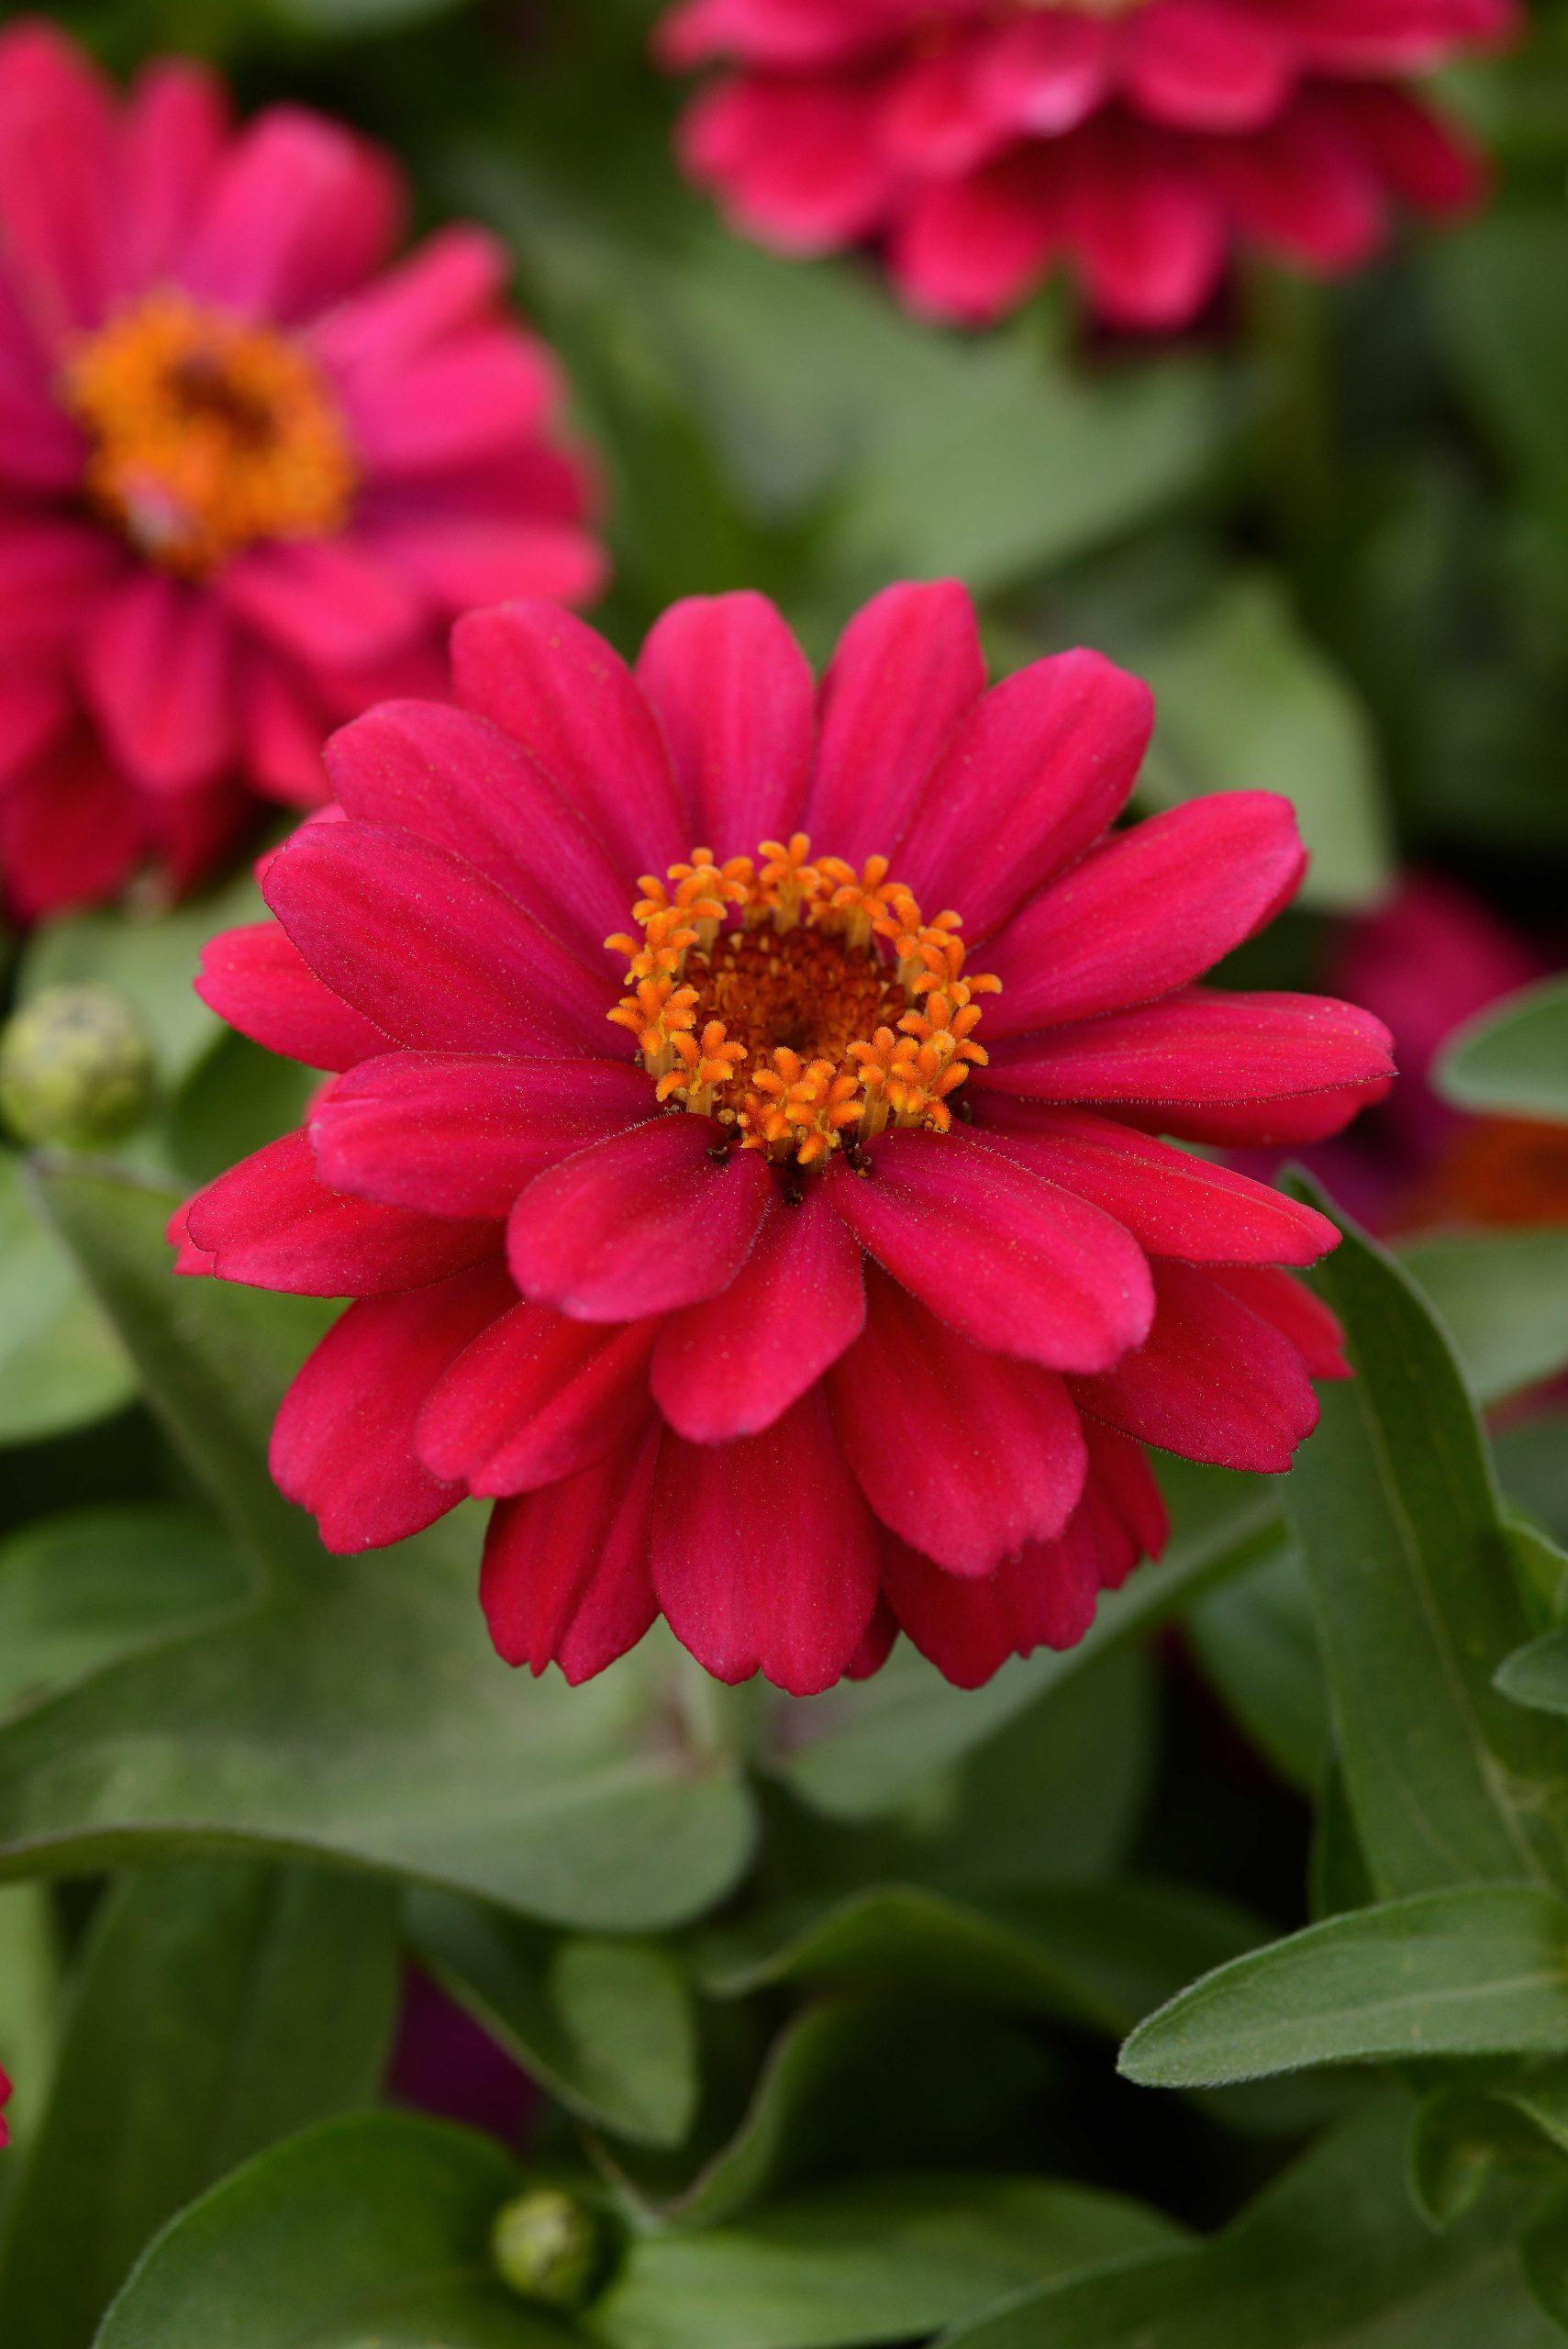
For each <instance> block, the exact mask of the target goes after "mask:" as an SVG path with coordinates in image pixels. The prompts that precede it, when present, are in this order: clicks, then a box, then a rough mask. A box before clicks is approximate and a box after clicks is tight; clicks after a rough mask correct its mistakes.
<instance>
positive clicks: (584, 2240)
mask: <svg viewBox="0 0 1568 2349" xmlns="http://www.w3.org/2000/svg"><path fill="white" fill-rule="evenodd" d="M602 2247H603V2246H602V2243H601V2240H600V2234H599V2226H598V2221H597V2220H596V2219H595V2216H594V2213H593V2212H592V2210H589V2209H588V2207H587V2205H586V2203H584V2202H580V2201H579V2200H578V2199H577V2197H576V2196H575V2195H574V2194H567V2193H565V2192H564V2191H563V2190H562V2188H560V2187H558V2186H535V2187H530V2188H529V2189H528V2192H527V2193H526V2194H519V2195H517V2197H516V2198H515V2199H513V2200H512V2201H510V2202H506V2203H504V2204H503V2205H502V2207H501V2209H500V2210H499V2211H497V2213H496V2216H495V2225H494V2226H493V2227H492V2228H491V2230H490V2249H491V2253H492V2254H493V2256H494V2258H495V2266H496V2268H497V2269H498V2271H499V2273H500V2275H501V2277H502V2280H503V2282H505V2283H506V2284H509V2285H510V2286H511V2288H512V2289H513V2291H514V2292H517V2293H518V2294H519V2295H520V2296H521V2297H522V2299H525V2300H541V2301H543V2302H544V2303H545V2305H546V2306H547V2307H550V2308H552V2309H578V2308H581V2307H582V2306H583V2303H584V2300H586V2299H587V2298H588V2296H589V2294H590V2293H591V2292H592V2290H593V2288H594V2284H595V2278H596V2277H597V2275H598V2271H599V2258H600V2253H601V2250H602Z"/></svg>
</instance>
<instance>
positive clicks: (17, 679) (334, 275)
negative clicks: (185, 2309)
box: [0, 22, 602, 917]
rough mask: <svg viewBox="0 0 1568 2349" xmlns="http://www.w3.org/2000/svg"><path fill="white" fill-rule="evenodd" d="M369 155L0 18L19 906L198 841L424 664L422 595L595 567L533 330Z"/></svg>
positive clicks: (440, 597) (485, 590)
mask: <svg viewBox="0 0 1568 2349" xmlns="http://www.w3.org/2000/svg"><path fill="white" fill-rule="evenodd" d="M402 210H403V195H402V189H401V184H400V181H399V177H398V174H397V173H396V171H395V168H394V166H393V165H392V163H391V161H389V159H388V158H387V157H385V156H384V155H383V154H382V153H380V152H379V151H378V150H376V149H374V148H373V147H371V146H369V145H367V144H366V143H365V142H364V141H362V140H361V139H358V138H356V137H355V136H353V135H352V134H351V133H350V132H349V131H348V130H346V129H343V128H340V127H339V126H338V125H337V124H334V123H331V122H328V121H325V120H323V119H321V118H320V117H317V116H315V115H312V114H307V113H306V112H304V111H302V110H301V109H299V108H297V107H294V106H275V107H272V108H271V109H269V110H268V111H267V112H265V113H263V114H261V115H260V116H258V117H257V118H256V119H255V120H254V121H253V122H251V123H250V124H249V125H248V126H246V127H245V128H240V129H238V130H237V129H234V128H231V126H230V124H229V121H228V114H227V109H226V106H225V102H224V98H223V95H222V93H221V91H220V89H219V87H218V86H217V83H215V82H214V81H213V80H212V79H211V78H210V77H209V76H208V75H207V74H206V72H203V71H202V70H201V69H200V68H199V67H197V66H195V65H192V64H188V63H185V62H183V61H179V60H173V61H164V62H161V63H158V64H155V65H152V66H150V68H148V70H147V71H146V72H144V73H143V74H142V76H141V77H140V79H139V82H138V83H137V84H136V86H135V87H134V89H133V90H132V91H131V92H130V94H129V95H128V98H127V100H126V102H125V103H124V105H123V106H121V105H120V104H118V103H117V100H116V98H115V96H114V95H113V93H112V92H111V91H110V90H109V89H108V87H107V86H106V84H105V83H103V82H102V81H101V80H100V78H99V76H98V75H97V73H96V72H95V71H94V69H93V68H92V67H91V66H90V65H89V64H88V62H87V61H86V60H85V59H84V58H83V56H82V55H81V54H80V53H79V52H78V51H77V50H75V49H74V48H73V47H72V45H71V43H70V42H69V41H67V40H66V39H64V37H63V36H62V35H61V34H60V33H58V32H57V31H54V30H52V29H51V28H49V27H47V26H44V25H42V24H36V23H30V22H24V23H22V24H20V25H17V26H14V27H13V28H11V29H10V30H9V31H8V32H7V33H6V35H5V36H4V37H3V38H0V885H3V888H4V893H5V895H6V898H7V899H8V900H9V902H10V904H11V905H12V907H13V908H14V909H16V910H17V911H19V912H20V913H21V914H22V915H24V916H25V917H30V916H34V915H37V914H39V913H42V912H47V911H49V910H50V909H52V908H54V907H59V906H61V905H64V904H77V903H82V902H85V901H90V900H94V899H97V898H101V897H104V896H108V895H109V894H111V893H112V892H113V891H115V890H116V889H117V888H118V887H119V886H120V885H121V884H122V883H123V882H124V881H125V880H126V879H127V877H128V875H129V874H131V873H132V872H133V871H134V870H135V869H136V868H137V867H138V866H139V864H141V863H143V862H145V861H147V860H149V859H151V860H155V861H156V862H157V863H159V864H160V865H161V867H162V868H163V869H164V871H165V872H166V874H168V876H169V877H170V879H171V880H172V883H173V885H176V886H179V885H184V884H185V883H187V882H188V881H190V880H191V879H192V878H193V877H194V876H195V875H196V874H199V873H200V872H201V871H202V870H203V868H204V867H205V866H206V865H207V864H208V863H210V862H211V861H212V859H213V857H214V856H215V854H217V852H218V851H219V850H220V849H221V847H222V846H223V844H224V843H225V841H227V840H228V838H229V836H230V835H231V833H232V831H233V829H234V828H235V826H236V824H237V822H238V821H239V818H242V816H243V814H244V811H245V808H246V806H247V803H248V796H249V795H250V794H254V793H260V794H261V795H262V796H266V797H269V798H272V799H278V800H283V801H284V802H287V803H290V804H293V805H299V806H309V805H312V804H314V803H315V802H317V801H318V800H320V799H321V798H322V796H324V782H323V777H322V773H321V763H320V745H321V742H322V740H323V739H324V737H325V735H326V734H327V733H328V731H329V729H331V727H332V726H334V725H335V724H338V723H339V722H340V721H341V720H342V719H343V718H346V717H350V716H351V715H352V714H353V713H355V712H356V711H358V710H361V709H363V708H364V707H367V706H368V705H369V704H370V703H371V702H373V701H374V700H377V699H379V698H380V697H381V696H384V694H386V693H388V692H407V691H416V692H437V691H439V689H440V685H439V678H440V662H439V655H440V650H441V644H442V639H443V636H444V633H445V630H446V628H447V626H448V624H449V623H450V619H451V618H452V616H453V615H454V614H455V613H457V612H458V611H461V610H463V609H465V608H467V607H470V606H472V605H474V604H478V603H489V602H494V601H495V600H497V599H499V598H501V597H503V596H508V595H514V594H528V595H534V596H561V597H563V598H566V599H576V598H580V597H583V596H587V595H588V594H590V593H591V592H592V591H593V590H594V588H595V585H596V584H597V583H598V581H599V578H600V575H601V571H602V557H601V553H600V550H599V548H598V546H597V544H596V543H595V540H594V538H593V537H592V535H591V534H590V532H589V531H588V529H586V528H585V524H584V517H585V514H586V510H587V504H588V490H587V482H586V477H585V474H584V468H583V465H582V463H581V462H580V460H579V459H578V458H576V457H575V456H574V455H573V453H572V452H571V451H569V450H568V449H567V448H565V447H564V446H563V445H562V442H561V441H560V440H559V438H558V437H557V434H556V430H555V419H556V412H557V409H558V406H559V404H560V384H559V382H558V378H557V373H556V369H555V365H554V362H553V361H552V359H551V358H550V354H549V352H548V351H545V350H544V349H543V348H542V346H541V345H540V344H539V342H538V341H537V340H535V339H534V338H533V337H532V336H530V335H529V334H528V333H527V332H526V331H525V330H524V329H523V328H520V327H519V326H518V324H517V321H516V320H515V318H513V317H512V316H511V315H510V314H509V312H508V310H507V308H506V302H505V280H506V263H505V259H504V256H503V254H502V252H501V250H500V249H499V247H498V246H497V245H496V244H495V243H494V242H493V240H492V239H490V238H488V237H487V236H484V234H482V233H481V232H480V231H478V230H476V229H473V228H453V229H449V230H447V231H445V232H444V233H442V234H439V235H437V236H435V237H433V238H431V239H429V240H428V242H427V243H426V244H424V245H422V246H420V247H419V248H417V250H416V251H414V252H413V253H412V254H411V255H410V256H409V257H408V258H407V259H406V260H405V261H403V262H400V263H397V264H396V265H395V266H389V265H388V264H389V262H390V260H391V256H392V254H393V251H394V249H395V245H396V242H397V239H398V234H399V224H400V219H401V215H402Z"/></svg>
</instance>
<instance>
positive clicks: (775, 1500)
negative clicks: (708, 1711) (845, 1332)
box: [652, 1392, 880, 1697]
mask: <svg viewBox="0 0 1568 2349" xmlns="http://www.w3.org/2000/svg"><path fill="white" fill-rule="evenodd" d="M879 1546H880V1545H879V1542H878V1537H877V1532H876V1529H875V1526H874V1525H873V1520H872V1517H871V1512H870V1511H869V1509H868V1508H866V1505H865V1503H864V1501H863V1500H862V1498H861V1496H860V1494H859V1492H858V1491H857V1489H856V1487H855V1483H854V1480H853V1478H852V1477H851V1475H850V1473H849V1471H848V1469H847V1468H846V1467H845V1465H844V1461H843V1455H842V1453H840V1449H839V1445H838V1443H837V1442H836V1440H835V1437H834V1433H833V1427H832V1422H831V1420H830V1419H829V1418H828V1407H827V1404H826V1402H825V1401H824V1400H823V1397H822V1396H821V1395H820V1393H817V1392H813V1393H811V1394H808V1395H806V1396H805V1397H803V1398H802V1399H801V1401H799V1402H798V1403H796V1404H795V1405H794V1406H793V1408H791V1409H790V1410H788V1411H786V1412H785V1413H784V1417H783V1419H777V1420H775V1421H774V1423H773V1426H772V1427H770V1428H768V1429H767V1430H766V1431H764V1432H763V1433H762V1434H760V1435H752V1436H745V1437H742V1438H741V1439H740V1441H739V1442H735V1443H715V1444H689V1443H685V1442H683V1441H682V1439H681V1438H680V1437H679V1436H670V1435H667V1436H666V1437H665V1439H664V1442H663V1444H662V1447H661V1450H660V1454H659V1471H658V1476H657V1480H656V1483H655V1486H654V1496H653V1535H652V1564H653V1586H654V1589H655V1590H656V1591H657V1593H658V1596H659V1603H660V1605H661V1606H662V1609H663V1610H664V1614H665V1618H666V1620H667V1621H668V1622H669V1625H670V1628H671V1630H672V1631H673V1632H674V1634H675V1637H676V1638H677V1639H678V1640H679V1641H680V1642H681V1643H682V1645H683V1646H684V1647H687V1648H689V1649H690V1650H691V1653H693V1655H695V1657H696V1659H697V1662H698V1663H699V1664H702V1665H703V1666H704V1668H705V1669H706V1671H708V1672H711V1673H712V1674H713V1675H714V1676H715V1678H716V1679H718V1680H727V1681H731V1682H734V1681H739V1680H750V1679H751V1676H752V1675H753V1674H754V1673H757V1672H760V1673H762V1675H763V1677H764V1678H765V1679H768V1680H771V1681H772V1682H773V1686H774V1687H777V1688H784V1689H787V1690H788V1692H789V1694H790V1695H791V1696H792V1697H810V1696H815V1695H816V1694H817V1692H818V1691H819V1690H821V1689H824V1688H830V1687H832V1686H833V1683H834V1682H835V1681H836V1680H838V1679H840V1677H841V1676H842V1675H843V1673H844V1670H845V1668H846V1666H847V1665H848V1664H849V1662H850V1660H851V1657H852V1656H853V1655H854V1653H855V1652H856V1650H857V1649H858V1648H859V1646H860V1643H861V1642H862V1638H863V1637H864V1635H865V1632H866V1630H867V1628H868V1626H869V1624H870V1622H871V1620H872V1615H873V1610H874V1609H875V1606H876V1598H877V1572H878V1553H879Z"/></svg>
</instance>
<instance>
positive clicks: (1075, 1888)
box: [705, 1881, 1257, 2032]
mask: <svg viewBox="0 0 1568 2349" xmlns="http://www.w3.org/2000/svg"><path fill="white" fill-rule="evenodd" d="M781 1928H782V1930H781ZM1256 1938H1257V1932H1256V1929H1255V1927H1253V1926H1252V1924H1251V1920H1248V1919H1247V1918H1245V1917H1243V1916H1241V1915H1240V1914H1239V1913H1238V1912H1237V1911H1235V1910H1233V1909H1229V1907H1227V1906H1225V1905H1223V1904H1222V1903H1220V1902H1218V1901H1216V1900H1213V1899H1211V1898H1207V1897H1206V1896H1204V1895H1202V1894H1199V1893H1195V1892H1191V1891H1187V1890H1184V1889H1178V1888H1176V1887H1166V1886H1163V1885H1156V1884H1140V1883H1138V1882H1136V1881H1123V1882H1119V1883H1115V1884H1105V1885H1094V1884H1086V1885H1065V1886H1061V1887H1057V1888H1055V1889H1053V1890H1040V1891H1036V1892H1030V1893H1029V1894H1028V1895H1022V1896H1016V1897H1015V1898H1012V1899H1011V1900H1003V1899H1002V1898H993V1899H992V1900H991V1901H990V1902H988V1903H987V1905H986V1906H985V1907H984V1908H981V1907H979V1906H977V1905H961V1904H960V1903H959V1902H957V1901H955V1900H949V1899H943V1898H940V1897H939V1896H938V1895H936V1894H934V1893H930V1892H926V1891H921V1890H917V1889H915V1888H913V1887H906V1886H899V1885H877V1886H873V1887H868V1888H866V1889H865V1890H863V1891H862V1892H858V1893H854V1894H851V1896H850V1897H849V1898H847V1899H843V1900H840V1901H839V1902H837V1903H834V1904H832V1905H830V1906H828V1908H826V1909H823V1910H822V1911H821V1912H820V1913H818V1914H817V1915H816V1916H814V1917H811V1918H809V1919H808V1920H805V1921H800V1920H788V1919H784V1920H776V1921H774V1922H773V1924H772V1925H770V1923H769V1920H766V1919H763V1920H761V1921H760V1922H759V1923H758V1924H757V1925H754V1926H751V1927H750V1928H747V1929H745V1930H744V1931H741V1932H732V1933H729V1934H726V1935H717V1936H714V1937H712V1938H711V1939H710V1942H709V1943H708V1951H707V1958H706V1965H705V1979H706V1984H707V1987H708V1988H709V1989H710V1990H711V1991H712V1992H714V1993H715V1994H716V1995H717V1996H718V1997H721V1998H726V1997H728V1998H734V1997H737V1996H740V1995H741V1994H743V1993H745V1992H748V1991H751V1990H754V1989H757V1988H760V1987H763V1986H765V1985H772V1984H773V1983H779V1982H790V1983H800V1982H804V1983H815V1984H817V1985H824V1984H827V1985H832V1986H835V1987H855V1986H860V1987H871V1986H874V1985H875V1984H877V1983H884V1984H891V1985H895V1986H896V1987H898V1988H899V1989H901V1990H904V1991H909V1992H927V1993H929V1994H931V1995H933V1996H940V1997H943V1998H957V1999H963V2000H973V2001H974V2002H976V2003H978V2004H980V2005H983V2006H991V2007H996V2008H1000V2009H1004V2010H1006V2011H1012V2012H1015V2013H1020V2014H1043V2015H1051V2016H1055V2017H1058V2018H1060V2019H1061V2020H1063V2021H1068V2022H1073V2023H1077V2024H1080V2025H1087V2026H1088V2027H1089V2028H1091V2029H1094V2030H1098V2031H1107V2032H1123V2031H1126V2030H1127V2029H1128V2028H1129V2024H1130V2022H1131V2021H1133V2020H1134V2019H1136V2018H1138V2017H1140V2016H1142V2015H1144V2014H1147V2013H1148V2012H1149V2010H1150V2009H1151V2007H1153V2006H1157V2005H1159V2004H1160V2003H1161V2002H1162V2000H1163V1999H1164V1998H1168V1997H1169V1996H1170V1995H1171V1993H1172V1989H1173V1987H1174V1986H1179V1985H1180V1984H1182V1983H1185V1982H1190V1981H1191V1980H1192V1978H1193V1975H1194V1973H1195V1971H1197V1970H1201V1969H1203V1968H1205V1967H1207V1966H1211V1965H1218V1964H1220V1963H1222V1962H1223V1960H1224V1959H1226V1958H1229V1957H1231V1956H1233V1955H1234V1954H1236V1952H1237V1951H1238V1950H1239V1949H1244V1948H1246V1947H1248V1946H1249V1945H1250V1944H1251V1943H1252V1942H1254V1941H1255V1940H1256Z"/></svg>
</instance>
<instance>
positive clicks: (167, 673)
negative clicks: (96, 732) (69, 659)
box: [82, 570, 238, 791]
mask: <svg viewBox="0 0 1568 2349" xmlns="http://www.w3.org/2000/svg"><path fill="white" fill-rule="evenodd" d="M233 654H234V640H233V631H232V629H231V627H230V625H229V622H228V618H227V616H226V615H225V613H224V611H223V608H222V607H221V605H219V604H217V603H216V602H215V601H214V599H213V598H212V597H211V596H206V595H204V594H202V593H201V592H200V591H199V590H198V589H196V588H195V587H190V586H187V585H185V584H183V582H181V581H178V580H175V579H172V578H171V577H170V576H169V575H168V573H164V572H158V571H150V570H148V571H139V572H136V573H132V574H131V576H130V577H128V579H127V580H126V581H125V582H124V584H122V585H120V586H118V587H117V588H116V589H115V590H114V591H113V593H112V594H111V595H110V596H107V597H106V600H105V601H104V603H103V604H102V605H101V606H100V607H99V610H98V613H97V616H96V618H95V622H94V625H93V628H92V629H91V631H90V633H89V635H88V637H87V640H86V642H85V644H84V645H83V651H82V675H83V685H84V687H85V689H86V693H87V696H88V699H89V701H90V702H91V704H92V707H93V712H94V715H95V718H97V720H98V723H99V725H100V726H101V727H102V728H103V729H104V733H105V735H106V738H107V741H108V744H109V747H110V749H111V750H112V751H114V752H115V754H116V755H117V757H118V758H119V759H121V760H123V762H124V763H125V764H126V765H127V766H128V768H129V769H130V772H131V774H133V775H134V776H135V777H136V779H137V781H138V782H139V784H140V785H142V787H143V788H144V789H146V790H149V791H186V790H189V789H190V788H191V787H192V786H193V785H197V784H202V783H208V782H211V781H213V780H214V779H215V778H216V777H217V776H218V775H219V774H221V773H222V772H223V770H224V769H225V767H227V766H228V763H229V762H230V761H231V759H232V758H233V756H234V752H235V749H236V746H237V739H238V738H237V731H236V727H235V717H234V662H233Z"/></svg>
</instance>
